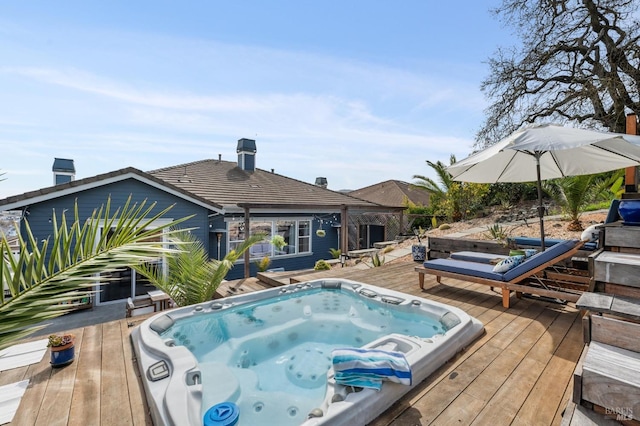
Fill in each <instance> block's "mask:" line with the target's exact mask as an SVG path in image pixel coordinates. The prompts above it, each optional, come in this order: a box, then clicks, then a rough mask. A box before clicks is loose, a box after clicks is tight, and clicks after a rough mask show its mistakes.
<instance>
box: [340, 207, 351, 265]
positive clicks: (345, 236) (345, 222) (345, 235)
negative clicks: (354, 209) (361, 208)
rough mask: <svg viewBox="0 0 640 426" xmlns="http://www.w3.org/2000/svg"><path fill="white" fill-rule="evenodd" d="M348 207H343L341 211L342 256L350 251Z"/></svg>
mask: <svg viewBox="0 0 640 426" xmlns="http://www.w3.org/2000/svg"><path fill="white" fill-rule="evenodd" d="M348 210H349V209H348V207H347V206H344V205H343V206H342V208H341V209H340V228H341V230H342V232H341V233H340V239H341V240H342V241H340V251H341V252H342V254H345V255H346V254H347V252H348V251H349V218H348V217H347V215H348Z"/></svg>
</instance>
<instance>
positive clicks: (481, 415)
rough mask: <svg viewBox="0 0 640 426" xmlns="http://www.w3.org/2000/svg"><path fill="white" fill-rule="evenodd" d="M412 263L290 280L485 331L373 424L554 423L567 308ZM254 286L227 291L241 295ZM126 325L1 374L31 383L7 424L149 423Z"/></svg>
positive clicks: (89, 333) (84, 335) (561, 387)
mask: <svg viewBox="0 0 640 426" xmlns="http://www.w3.org/2000/svg"><path fill="white" fill-rule="evenodd" d="M414 267H415V264H413V263H390V264H385V265H384V266H382V267H378V268H372V269H365V270H360V269H356V268H342V269H337V270H333V271H322V272H315V273H309V274H306V275H303V276H300V277H297V280H300V281H306V280H309V279H316V278H322V277H340V278H348V279H352V280H355V281H362V282H367V283H369V284H373V285H378V286H381V287H387V288H392V289H394V290H398V291H402V292H405V293H409V294H413V295H416V296H421V297H425V298H428V299H433V300H437V301H440V302H443V303H447V304H450V305H454V306H457V307H459V308H461V309H463V310H465V311H466V312H468V313H469V314H470V315H473V316H475V317H476V318H478V319H479V320H480V321H482V322H483V323H484V325H485V330H486V333H485V334H484V335H483V336H481V337H480V338H479V339H478V340H476V341H475V342H474V343H473V344H472V345H470V346H469V347H467V348H465V350H463V352H461V353H460V354H459V355H458V356H456V357H455V358H454V359H452V360H451V361H449V362H448V363H447V364H445V365H444V366H442V367H441V368H440V369H438V370H437V371H436V372H435V373H434V374H433V375H432V376H430V377H429V378H428V379H427V380H425V381H424V382H422V383H420V384H419V385H417V386H416V387H415V388H414V389H413V390H412V391H410V392H409V393H408V394H407V395H406V396H405V397H404V398H402V399H401V400H399V401H398V402H397V403H396V404H395V405H394V406H392V407H391V408H390V409H389V410H387V411H386V412H385V413H384V414H383V415H382V416H380V417H379V418H378V419H377V420H375V421H374V422H372V425H373V426H382V425H394V426H401V425H427V424H438V425H450V424H458V425H468V424H477V425H492V426H494V425H505V424H517V425H533V424H535V425H559V424H560V423H561V421H562V412H563V410H564V408H565V406H566V405H567V402H568V401H569V399H570V396H571V392H572V382H571V379H572V375H573V371H574V368H575V365H576V362H577V361H578V358H579V357H580V354H581V352H582V349H583V341H582V329H581V318H580V315H579V314H578V311H577V310H576V309H575V307H572V306H563V305H558V304H554V303H549V302H544V301H540V300H532V299H526V298H525V299H519V300H518V299H516V298H515V296H512V300H511V308H509V309H504V308H503V307H502V297H501V295H500V294H499V293H496V292H494V291H491V290H490V289H489V288H488V287H487V286H484V285H480V284H472V283H466V282H463V281H455V280H447V279H444V280H443V283H442V284H437V283H436V282H435V279H433V277H431V276H428V277H426V280H425V289H424V291H421V290H420V289H419V287H418V275H417V273H416V272H414V270H413V269H414ZM260 287H261V286H260V284H259V283H256V282H255V279H254V280H244V281H243V282H241V283H239V284H237V285H235V288H236V289H238V288H241V289H246V290H238V291H241V292H248V291H252V290H255V289H257V288H260ZM140 322H141V319H139V318H138V317H136V318H133V319H131V318H129V319H127V320H120V321H116V322H110V323H106V324H101V325H95V326H90V327H86V328H84V329H80V330H74V332H75V333H76V335H77V342H76V351H77V352H76V353H77V355H76V361H75V362H74V363H73V364H71V365H70V366H68V367H65V368H62V369H59V370H52V369H51V368H50V366H49V365H48V354H46V355H45V359H43V360H42V362H40V363H39V364H36V365H32V366H29V367H24V368H19V369H15V370H11V371H5V372H2V373H0V385H3V384H8V383H13V382H16V381H19V380H24V379H27V378H30V379H31V382H30V385H29V388H28V389H27V391H26V393H25V395H24V397H23V399H22V402H21V404H20V408H19V409H18V413H17V415H16V417H15V419H14V422H13V423H11V425H39V424H43V425H44V424H46V425H65V424H70V425H97V424H101V425H139V424H151V420H150V418H149V416H148V415H147V407H146V402H145V397H144V391H143V389H142V385H141V383H140V382H139V378H138V374H139V373H138V371H137V368H136V364H135V359H134V353H133V351H132V347H131V343H130V340H129V333H130V331H131V327H130V326H135V325H136V324H138V323H140Z"/></svg>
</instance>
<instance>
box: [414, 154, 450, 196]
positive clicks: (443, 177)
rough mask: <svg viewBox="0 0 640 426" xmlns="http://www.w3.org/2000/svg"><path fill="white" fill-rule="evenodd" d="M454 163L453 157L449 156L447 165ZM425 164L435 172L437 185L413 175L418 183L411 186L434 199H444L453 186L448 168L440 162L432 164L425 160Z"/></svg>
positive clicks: (428, 179) (432, 181)
mask: <svg viewBox="0 0 640 426" xmlns="http://www.w3.org/2000/svg"><path fill="white" fill-rule="evenodd" d="M455 162H456V157H455V155H451V157H450V158H449V164H450V165H451V164H454V163H455ZM427 164H428V165H429V167H431V168H432V169H433V170H434V171H435V172H436V175H437V176H438V180H439V183H438V182H436V181H434V180H433V179H431V178H429V177H426V176H423V175H414V176H413V179H418V182H415V183H413V186H415V187H418V188H422V189H424V190H425V191H427V192H428V193H429V194H430V195H431V196H433V197H434V198H436V199H439V200H442V199H445V198H446V197H447V192H448V191H449V189H451V187H452V186H453V185H454V184H455V181H454V180H453V179H451V174H450V173H449V172H448V171H447V167H448V166H446V165H445V164H444V163H443V162H442V161H436V162H435V163H434V162H432V161H429V160H427Z"/></svg>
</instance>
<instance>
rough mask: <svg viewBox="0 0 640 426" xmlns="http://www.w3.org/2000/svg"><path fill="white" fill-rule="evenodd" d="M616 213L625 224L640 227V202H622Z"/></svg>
mask: <svg viewBox="0 0 640 426" xmlns="http://www.w3.org/2000/svg"><path fill="white" fill-rule="evenodd" d="M618 213H619V214H620V217H621V218H622V220H623V221H624V223H625V224H631V225H640V200H622V201H620V205H618Z"/></svg>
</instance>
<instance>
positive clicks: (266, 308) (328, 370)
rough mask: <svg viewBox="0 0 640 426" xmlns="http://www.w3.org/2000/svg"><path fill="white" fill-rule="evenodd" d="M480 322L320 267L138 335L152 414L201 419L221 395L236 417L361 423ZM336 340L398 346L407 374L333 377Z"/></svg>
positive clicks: (170, 420) (183, 313)
mask: <svg viewBox="0 0 640 426" xmlns="http://www.w3.org/2000/svg"><path fill="white" fill-rule="evenodd" d="M483 330H484V327H483V325H482V324H481V323H480V322H479V321H478V320H476V319H475V318H472V317H470V316H469V315H467V314H466V313H465V312H464V311H462V310H460V309H458V308H455V307H452V306H448V305H444V304H441V303H437V302H434V301H429V300H427V299H423V298H419V297H415V296H411V295H408V294H404V293H400V292H396V291H393V290H388V289H384V288H379V287H375V286H371V285H368V284H363V283H358V282H355V281H349V280H337V279H325V280H316V281H309V282H306V283H302V284H292V285H288V286H284V287H278V288H274V289H269V290H264V291H260V292H255V293H250V294H246V295H240V296H233V297H228V298H225V299H220V300H215V301H212V302H208V303H202V304H199V305H193V306H187V307H183V308H178V309H175V310H172V311H168V312H165V313H161V314H158V315H155V316H153V317H151V318H149V319H147V320H146V321H144V322H143V323H142V324H141V325H140V326H138V327H137V328H136V329H134V330H133V332H132V341H133V345H134V348H135V352H136V355H137V358H138V365H139V367H140V371H141V373H142V381H143V384H144V388H145V391H146V396H147V401H148V403H149V407H150V410H151V415H152V418H153V421H154V423H155V424H156V425H187V424H188V425H202V424H203V417H204V416H209V415H210V414H211V412H212V407H215V408H214V410H218V407H224V410H223V413H222V414H223V417H224V416H225V415H227V414H228V412H227V411H228V407H229V406H232V407H233V411H235V413H233V415H234V416H238V423H237V424H238V425H256V424H260V425H268V424H277V425H279V426H280V425H282V426H285V425H304V426H312V425H322V424H327V425H357V424H366V423H368V422H370V421H371V420H373V419H375V418H376V417H377V416H378V415H380V414H381V413H382V412H383V411H384V410H386V409H387V408H388V407H389V406H391V404H393V402H394V401H396V400H397V399H398V398H400V397H401V396H402V395H404V394H405V393H406V392H408V391H409V390H410V389H411V388H412V387H413V386H415V385H416V384H418V383H420V382H421V381H423V380H424V379H425V378H427V377H428V376H429V375H430V374H431V373H432V372H433V371H435V370H436V369H437V368H438V367H440V366H441V365H442V364H444V363H445V362H447V361H448V360H449V359H451V358H452V357H453V356H454V355H455V354H456V353H457V352H459V351H461V350H462V349H463V348H464V347H465V346H467V345H468V344H469V343H470V342H472V341H473V340H474V339H476V338H477V337H478V336H479V335H480V334H482V332H483ZM337 348H368V349H382V350H385V351H392V352H396V353H397V352H400V353H402V354H404V357H405V358H406V361H407V362H408V364H409V365H410V368H411V374H412V381H411V385H404V384H399V383H393V382H384V383H383V385H382V388H381V390H379V391H375V390H372V389H367V388H365V389H363V388H358V387H352V386H343V385H340V384H337V383H336V380H334V371H333V368H332V358H331V352H332V350H334V349H337ZM221 404H222V405H221ZM214 424H216V423H214ZM220 424H222V423H220Z"/></svg>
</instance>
